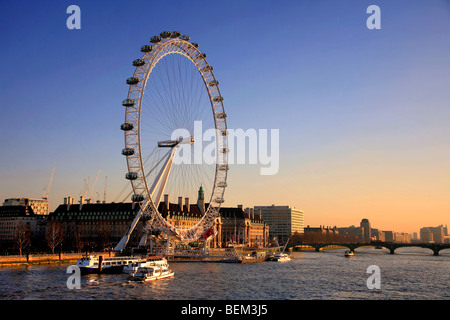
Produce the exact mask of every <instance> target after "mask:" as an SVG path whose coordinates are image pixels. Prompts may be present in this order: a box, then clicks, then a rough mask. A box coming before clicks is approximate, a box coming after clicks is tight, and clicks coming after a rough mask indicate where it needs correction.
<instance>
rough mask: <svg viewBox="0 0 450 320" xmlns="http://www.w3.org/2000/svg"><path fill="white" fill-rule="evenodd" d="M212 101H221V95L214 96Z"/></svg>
mask: <svg viewBox="0 0 450 320" xmlns="http://www.w3.org/2000/svg"><path fill="white" fill-rule="evenodd" d="M213 101H214V102H221V101H223V97H221V96H218V97H214V99H213Z"/></svg>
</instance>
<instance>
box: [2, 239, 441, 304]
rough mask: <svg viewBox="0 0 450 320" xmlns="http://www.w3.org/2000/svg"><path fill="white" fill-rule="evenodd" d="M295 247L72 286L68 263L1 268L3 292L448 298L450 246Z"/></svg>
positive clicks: (24, 295)
mask: <svg viewBox="0 0 450 320" xmlns="http://www.w3.org/2000/svg"><path fill="white" fill-rule="evenodd" d="M344 251H345V249H325V250H324V251H323V252H294V253H293V254H292V256H293V259H292V260H291V261H289V262H283V263H280V262H264V263H256V264H243V265H241V264H227V263H223V264H221V263H199V262H190V263H180V262H179V263H174V262H172V263H171V269H173V270H174V271H175V277H173V278H169V279H164V280H159V281H153V282H150V283H139V282H129V281H127V280H126V275H125V274H117V275H95V274H91V275H86V276H82V279H81V289H72V290H71V289H68V288H67V285H66V281H67V278H68V276H69V274H67V273H66V269H67V267H68V265H47V266H30V267H14V268H0V299H52V300H55V299H126V300H131V299H149V300H158V299H162V300H169V299H187V300H199V299H208V300H216V299H221V300H222V299H225V300H233V299H239V300H248V299H266V300H280V299H283V300H284V299H449V298H450V293H449V291H448V286H449V285H450V250H445V251H442V254H441V256H437V257H436V256H433V255H432V254H431V250H429V249H424V248H417V247H412V248H411V247H408V248H399V249H397V250H396V254H393V255H392V254H389V253H388V250H386V249H374V248H373V247H362V248H358V249H357V251H356V254H355V255H354V256H353V257H350V258H346V257H344ZM370 265H377V266H379V267H380V270H381V289H380V290H376V289H375V290H369V289H368V288H367V285H366V281H367V278H368V277H369V276H370V274H368V273H367V268H368V267H369V266H370Z"/></svg>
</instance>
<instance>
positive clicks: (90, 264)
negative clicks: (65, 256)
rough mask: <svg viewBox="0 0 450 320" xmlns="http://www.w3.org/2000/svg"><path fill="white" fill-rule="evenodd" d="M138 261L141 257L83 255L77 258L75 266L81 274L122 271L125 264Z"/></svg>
mask: <svg viewBox="0 0 450 320" xmlns="http://www.w3.org/2000/svg"><path fill="white" fill-rule="evenodd" d="M139 261H142V258H141V257H103V256H85V257H83V258H81V259H78V261H77V263H76V266H77V267H79V268H80V272H81V274H89V273H122V271H123V268H124V267H125V266H126V265H128V264H132V263H137V262H139Z"/></svg>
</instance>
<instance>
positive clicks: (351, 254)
mask: <svg viewBox="0 0 450 320" xmlns="http://www.w3.org/2000/svg"><path fill="white" fill-rule="evenodd" d="M344 255H345V256H346V257H351V256H353V251H350V250H345V253H344Z"/></svg>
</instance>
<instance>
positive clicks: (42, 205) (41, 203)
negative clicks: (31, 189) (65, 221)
mask: <svg viewBox="0 0 450 320" xmlns="http://www.w3.org/2000/svg"><path fill="white" fill-rule="evenodd" d="M3 206H30V207H31V209H33V213H34V214H37V215H48V200H47V199H31V198H10V199H5V201H4V202H3Z"/></svg>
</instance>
